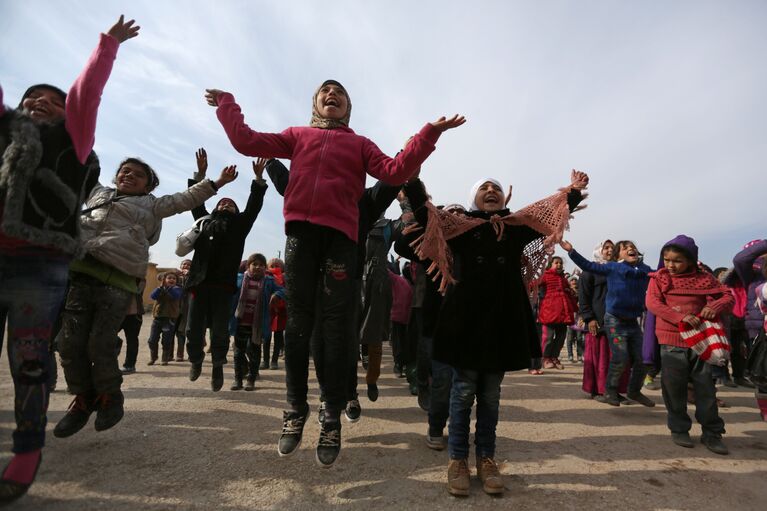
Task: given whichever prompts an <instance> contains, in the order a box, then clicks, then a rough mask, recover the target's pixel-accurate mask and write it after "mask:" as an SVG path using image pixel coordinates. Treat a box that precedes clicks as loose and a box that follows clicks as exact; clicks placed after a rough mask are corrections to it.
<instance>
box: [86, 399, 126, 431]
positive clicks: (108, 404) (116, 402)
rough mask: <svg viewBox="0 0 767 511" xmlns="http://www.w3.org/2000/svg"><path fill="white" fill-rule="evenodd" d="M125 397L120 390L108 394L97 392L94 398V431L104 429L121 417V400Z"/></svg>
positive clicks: (118, 420)
mask: <svg viewBox="0 0 767 511" xmlns="http://www.w3.org/2000/svg"><path fill="white" fill-rule="evenodd" d="M124 401H125V398H124V397H123V393H122V392H121V391H119V390H118V391H117V392H113V393H110V394H99V396H98V397H97V398H96V403H95V406H96V420H95V422H94V424H93V425H94V427H95V428H96V431H104V430H107V429H109V428H111V427H112V426H114V425H115V424H117V423H118V422H120V420H121V419H122V418H123V413H124V412H123V402H124Z"/></svg>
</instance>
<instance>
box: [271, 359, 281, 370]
mask: <svg viewBox="0 0 767 511" xmlns="http://www.w3.org/2000/svg"><path fill="white" fill-rule="evenodd" d="M279 368H280V366H279V365H277V361H276V360H272V363H271V364H269V369H279Z"/></svg>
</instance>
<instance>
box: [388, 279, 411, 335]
mask: <svg viewBox="0 0 767 511" xmlns="http://www.w3.org/2000/svg"><path fill="white" fill-rule="evenodd" d="M388 272H389V280H390V282H391V291H392V293H391V294H392V304H391V320H392V322H394V323H400V324H403V325H407V324H408V323H410V311H411V310H412V308H411V307H410V304H411V303H412V301H413V287H412V286H411V285H410V282H408V281H407V280H406V279H405V277H400V276H399V275H397V274H396V273H394V272H392V271H391V270H388Z"/></svg>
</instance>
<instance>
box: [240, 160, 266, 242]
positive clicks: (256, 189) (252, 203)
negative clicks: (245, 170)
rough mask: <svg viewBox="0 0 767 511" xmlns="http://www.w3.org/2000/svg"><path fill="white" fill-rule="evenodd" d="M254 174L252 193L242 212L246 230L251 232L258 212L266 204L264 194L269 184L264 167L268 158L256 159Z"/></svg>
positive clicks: (251, 186)
mask: <svg viewBox="0 0 767 511" xmlns="http://www.w3.org/2000/svg"><path fill="white" fill-rule="evenodd" d="M252 165H253V174H254V175H255V177H256V178H255V179H254V180H253V182H252V183H251V185H250V195H249V196H248V203H247V204H246V205H245V211H243V212H242V213H240V215H241V217H242V218H243V219H244V223H243V228H244V229H245V232H249V231H250V228H251V227H253V222H255V221H256V218H258V213H260V212H261V207H262V206H263V205H264V194H265V193H266V189H267V188H268V185H267V184H266V181H264V167H265V166H266V160H265V159H264V158H259V159H258V161H254V162H253V163H252Z"/></svg>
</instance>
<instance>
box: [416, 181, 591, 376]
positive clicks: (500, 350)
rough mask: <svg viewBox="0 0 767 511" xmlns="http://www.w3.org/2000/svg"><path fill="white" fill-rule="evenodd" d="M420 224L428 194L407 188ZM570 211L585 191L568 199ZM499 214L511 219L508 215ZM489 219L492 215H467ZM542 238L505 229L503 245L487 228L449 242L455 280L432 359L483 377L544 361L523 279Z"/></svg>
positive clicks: (438, 327)
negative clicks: (526, 259) (530, 248)
mask: <svg viewBox="0 0 767 511" xmlns="http://www.w3.org/2000/svg"><path fill="white" fill-rule="evenodd" d="M406 193H408V198H409V199H410V204H411V206H412V207H413V210H414V212H415V215H416V219H417V220H418V222H419V223H421V224H423V225H425V224H426V220H427V218H426V211H425V208H423V207H421V206H422V205H423V204H424V202H425V200H426V197H425V192H424V191H423V189H422V188H421V189H420V190H418V189H417V187H407V188H406ZM568 199H569V200H568V202H569V203H570V209H571V210H572V209H574V208H575V206H576V205H577V204H578V203H579V202H580V200H581V194H580V192H574V193H573V194H572V196H571V197H568ZM495 214H498V215H501V216H503V215H506V214H508V210H502V211H498V212H496V213H495ZM467 215H468V216H471V217H475V218H490V216H491V214H490V213H485V212H482V211H475V212H470V213H467ZM541 237H543V235H542V234H541V233H539V232H537V231H535V230H534V229H532V228H530V227H527V226H506V228H505V229H504V232H503V236H502V237H501V239H500V240H498V239H497V238H498V237H497V234H496V233H495V230H494V229H493V226H492V225H491V224H490V223H485V224H482V225H479V226H477V227H475V228H474V229H472V230H470V231H468V232H465V233H464V234H462V235H460V236H458V237H456V238H453V239H451V240H449V241H448V244H449V246H450V250H451V251H452V253H453V268H452V271H453V277H455V279H456V281H457V283H456V284H455V285H453V286H450V287H449V288H448V290H447V292H446V294H445V297H444V300H443V301H442V307H441V309H440V311H439V314H438V317H437V323H436V326H435V328H434V355H433V358H434V359H435V360H438V361H440V362H443V363H445V364H448V365H450V366H452V367H454V368H457V369H469V370H475V371H482V372H503V371H517V370H520V369H527V368H529V367H530V359H531V358H538V357H541V356H542V353H541V344H540V342H539V339H538V334H537V331H536V325H535V317H534V316H533V311H532V308H531V307H530V300H529V298H528V295H527V288H526V286H525V283H524V281H523V279H522V253H523V250H524V248H525V246H527V245H528V244H529V243H530V242H532V241H533V240H535V239H537V238H541Z"/></svg>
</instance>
